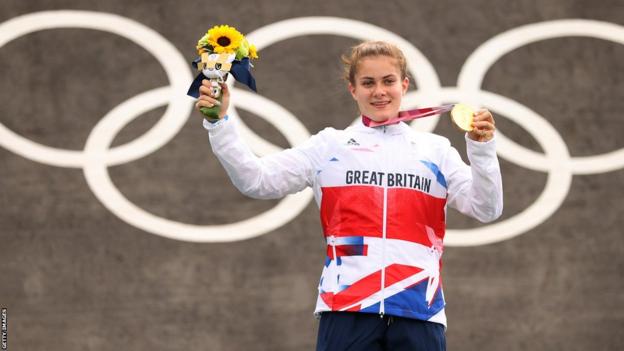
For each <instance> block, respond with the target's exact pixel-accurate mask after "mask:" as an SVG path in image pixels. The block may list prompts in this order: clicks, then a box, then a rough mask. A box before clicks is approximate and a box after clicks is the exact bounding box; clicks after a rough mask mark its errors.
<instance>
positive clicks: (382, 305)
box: [379, 126, 388, 318]
mask: <svg viewBox="0 0 624 351" xmlns="http://www.w3.org/2000/svg"><path fill="white" fill-rule="evenodd" d="M382 128H383V134H384V137H385V134H386V126H383V127H382ZM384 159H385V157H384ZM387 217H388V179H387V178H386V182H385V183H384V192H383V217H382V227H381V235H382V239H381V303H380V304H379V316H380V317H381V318H383V316H384V314H385V313H386V306H385V302H386V301H385V298H386V297H385V285H386V225H387V222H388V220H387Z"/></svg>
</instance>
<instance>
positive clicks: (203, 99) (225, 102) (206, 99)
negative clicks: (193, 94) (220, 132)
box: [195, 79, 230, 119]
mask: <svg viewBox="0 0 624 351" xmlns="http://www.w3.org/2000/svg"><path fill="white" fill-rule="evenodd" d="M220 86H221V96H222V98H221V101H220V102H219V100H217V99H216V98H215V97H214V96H213V95H212V87H211V86H210V81H209V80H208V79H204V80H202V85H201V86H200V87H199V98H198V99H197V102H196V103H195V107H196V108H197V110H198V111H199V109H200V108H202V107H213V106H215V105H220V106H221V109H220V110H219V119H222V118H223V117H224V116H225V115H227V109H228V107H229V105H230V90H229V89H228V86H227V84H225V83H220ZM202 116H203V115H202Z"/></svg>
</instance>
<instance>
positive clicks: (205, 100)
mask: <svg viewBox="0 0 624 351" xmlns="http://www.w3.org/2000/svg"><path fill="white" fill-rule="evenodd" d="M197 103H198V104H200V105H202V106H204V107H213V106H215V105H217V106H219V105H221V102H219V100H215V99H214V98H211V97H209V96H204V97H201V98H199V99H198V100H197Z"/></svg>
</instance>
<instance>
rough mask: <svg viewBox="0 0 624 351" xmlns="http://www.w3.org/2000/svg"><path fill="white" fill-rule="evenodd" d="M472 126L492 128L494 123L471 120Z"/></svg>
mask: <svg viewBox="0 0 624 351" xmlns="http://www.w3.org/2000/svg"><path fill="white" fill-rule="evenodd" d="M472 127H473V128H476V129H485V130H494V129H495V127H494V124H493V123H490V122H488V121H473V122H472Z"/></svg>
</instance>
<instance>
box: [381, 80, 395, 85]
mask: <svg viewBox="0 0 624 351" xmlns="http://www.w3.org/2000/svg"><path fill="white" fill-rule="evenodd" d="M394 82H396V80H394V79H386V80H384V83H385V84H386V85H392V84H394Z"/></svg>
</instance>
